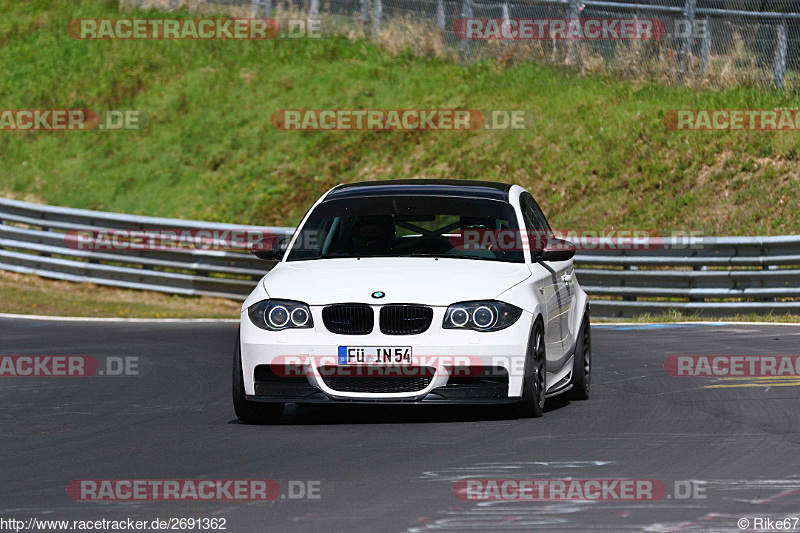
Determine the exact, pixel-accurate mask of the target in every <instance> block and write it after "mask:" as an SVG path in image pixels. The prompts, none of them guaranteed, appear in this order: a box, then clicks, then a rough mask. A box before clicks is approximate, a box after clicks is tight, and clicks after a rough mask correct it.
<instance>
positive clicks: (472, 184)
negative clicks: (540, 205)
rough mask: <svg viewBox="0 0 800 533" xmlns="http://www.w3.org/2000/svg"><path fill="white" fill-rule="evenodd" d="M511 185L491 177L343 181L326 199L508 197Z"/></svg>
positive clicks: (492, 198)
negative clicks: (483, 178) (481, 179)
mask: <svg viewBox="0 0 800 533" xmlns="http://www.w3.org/2000/svg"><path fill="white" fill-rule="evenodd" d="M510 189H511V185H509V184H506V183H495V182H492V181H470V180H445V179H405V180H386V181H365V182H360V183H345V184H343V185H339V186H337V187H335V188H334V189H333V190H332V191H331V192H330V193H328V196H326V197H325V201H328V200H341V199H344V198H357V197H362V196H399V195H415V196H416V195H420V196H455V197H459V198H484V199H489V200H501V201H506V202H507V201H508V191H509V190H510Z"/></svg>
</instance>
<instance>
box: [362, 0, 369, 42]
mask: <svg viewBox="0 0 800 533" xmlns="http://www.w3.org/2000/svg"><path fill="white" fill-rule="evenodd" d="M361 29H362V30H364V37H367V36H369V0H361Z"/></svg>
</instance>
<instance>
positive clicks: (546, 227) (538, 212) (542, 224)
mask: <svg viewBox="0 0 800 533" xmlns="http://www.w3.org/2000/svg"><path fill="white" fill-rule="evenodd" d="M531 203H532V204H533V216H534V217H535V218H536V220H538V221H539V225H540V227H541V228H542V229H543V230H544V231H546V232H547V234H548V235H551V234H552V233H553V231H552V228H551V227H550V224H548V223H547V219H546V218H545V217H544V213H543V212H542V209H541V208H540V207H539V204H537V203H536V200H534V199H533V196H531Z"/></svg>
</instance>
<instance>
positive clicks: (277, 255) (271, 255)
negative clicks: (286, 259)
mask: <svg viewBox="0 0 800 533" xmlns="http://www.w3.org/2000/svg"><path fill="white" fill-rule="evenodd" d="M287 244H289V239H287V238H286V237H267V238H265V239H261V240H260V241H258V242H257V243H255V244H254V245H253V248H252V249H251V251H252V252H253V255H255V256H256V257H258V258H259V259H263V260H265V261H280V260H281V259H283V254H284V252H285V251H286V249H285V247H286V245H287Z"/></svg>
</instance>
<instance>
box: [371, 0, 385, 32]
mask: <svg viewBox="0 0 800 533" xmlns="http://www.w3.org/2000/svg"><path fill="white" fill-rule="evenodd" d="M372 3H373V13H372V37H373V38H374V39H377V38H378V34H379V33H380V32H381V15H382V14H383V0H372Z"/></svg>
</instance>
